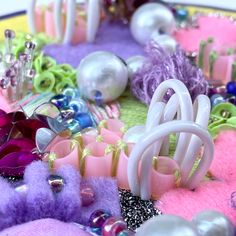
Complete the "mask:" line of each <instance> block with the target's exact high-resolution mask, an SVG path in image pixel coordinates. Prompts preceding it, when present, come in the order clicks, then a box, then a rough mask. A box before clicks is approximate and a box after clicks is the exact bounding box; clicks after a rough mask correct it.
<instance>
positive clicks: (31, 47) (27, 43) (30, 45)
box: [25, 41, 36, 50]
mask: <svg viewBox="0 0 236 236" xmlns="http://www.w3.org/2000/svg"><path fill="white" fill-rule="evenodd" d="M25 47H26V48H27V49H31V50H34V49H35V47H36V45H35V44H34V43H33V42H31V41H27V42H25Z"/></svg>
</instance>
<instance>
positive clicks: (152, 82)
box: [131, 41, 208, 104]
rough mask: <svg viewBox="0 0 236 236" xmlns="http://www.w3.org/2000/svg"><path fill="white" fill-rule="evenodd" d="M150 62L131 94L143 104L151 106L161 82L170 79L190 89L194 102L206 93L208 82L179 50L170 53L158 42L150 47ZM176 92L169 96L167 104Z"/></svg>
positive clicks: (137, 75)
mask: <svg viewBox="0 0 236 236" xmlns="http://www.w3.org/2000/svg"><path fill="white" fill-rule="evenodd" d="M146 53H147V61H146V62H145V63H144V64H143V66H142V67H141V68H140V69H139V70H138V71H137V72H136V73H135V74H134V77H133V79H132V80H131V91H132V93H133V95H134V96H135V97H136V98H138V99H139V100H140V101H141V102H143V103H145V104H149V103H150V102H151V99H152V96H153V94H154V92H155V90H156V88H157V87H158V85H159V84H160V83H162V82H163V81H165V80H168V79H178V80H180V81H181V82H183V83H184V84H185V85H186V87H187V88H188V90H189V93H190V95H191V97H192V100H193V101H194V99H195V98H196V97H197V96H198V95H199V94H206V93H207V90H208V83H207V81H206V80H205V78H204V75H203V73H202V71H201V69H199V68H198V67H196V66H194V65H192V64H191V62H190V61H189V59H188V58H187V57H186V56H185V55H184V52H183V51H182V50H181V49H180V48H179V47H178V48H177V50H176V52H175V53H173V54H170V53H169V52H167V51H165V50H164V49H163V48H161V47H160V46H159V45H158V44H157V43H155V42H154V41H150V42H149V43H148V44H147V46H146ZM172 94H173V91H171V90H169V91H168V92H167V94H166V95H165V101H167V100H168V99H169V98H170V96H171V95H172Z"/></svg>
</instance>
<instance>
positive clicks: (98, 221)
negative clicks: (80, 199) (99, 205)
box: [89, 210, 111, 229]
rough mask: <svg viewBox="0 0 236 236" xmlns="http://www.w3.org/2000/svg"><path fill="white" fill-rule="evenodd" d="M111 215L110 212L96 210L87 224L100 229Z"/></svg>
mask: <svg viewBox="0 0 236 236" xmlns="http://www.w3.org/2000/svg"><path fill="white" fill-rule="evenodd" d="M109 217H111V214H110V213H109V212H107V211H104V210H96V211H95V212H93V213H92V215H91V216H90V218H89V226H90V227H91V228H98V229H101V228H102V226H103V224H104V223H105V221H106V220H107V219H108V218H109Z"/></svg>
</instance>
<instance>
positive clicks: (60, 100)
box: [50, 94, 69, 109]
mask: <svg viewBox="0 0 236 236" xmlns="http://www.w3.org/2000/svg"><path fill="white" fill-rule="evenodd" d="M50 102H51V103H53V104H54V105H55V106H57V107H58V108H59V109H61V108H63V107H67V106H68V104H69V99H68V97H67V96H65V95H64V94H58V95H55V96H53V97H52V98H51V99H50Z"/></svg>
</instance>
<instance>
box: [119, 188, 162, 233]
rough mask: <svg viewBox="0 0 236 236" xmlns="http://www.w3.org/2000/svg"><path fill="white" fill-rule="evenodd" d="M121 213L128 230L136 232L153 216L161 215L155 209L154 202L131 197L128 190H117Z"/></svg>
mask: <svg viewBox="0 0 236 236" xmlns="http://www.w3.org/2000/svg"><path fill="white" fill-rule="evenodd" d="M119 197H120V205H121V212H122V216H123V219H124V221H125V222H126V224H127V226H128V229H130V230H136V229H137V228H138V227H139V226H140V225H141V224H142V223H144V222H145V221H147V220H148V219H150V218H152V217H153V216H156V215H160V214H162V213H161V211H160V210H158V209H156V208H155V204H154V201H152V200H147V201H144V200H142V199H141V198H140V197H137V196H133V195H132V193H131V192H130V191H128V190H121V189H120V190H119Z"/></svg>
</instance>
